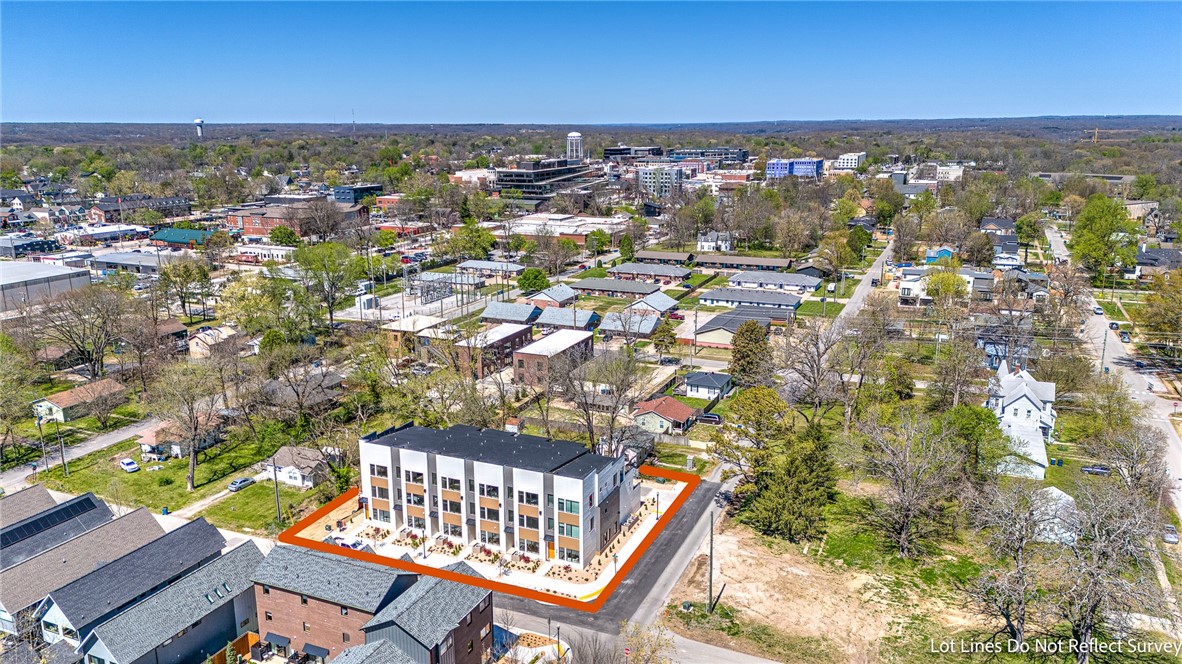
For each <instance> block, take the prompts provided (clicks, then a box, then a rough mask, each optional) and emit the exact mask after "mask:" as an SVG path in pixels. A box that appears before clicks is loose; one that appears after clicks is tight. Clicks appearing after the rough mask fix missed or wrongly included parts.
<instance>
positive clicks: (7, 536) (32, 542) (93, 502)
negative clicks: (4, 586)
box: [0, 493, 112, 569]
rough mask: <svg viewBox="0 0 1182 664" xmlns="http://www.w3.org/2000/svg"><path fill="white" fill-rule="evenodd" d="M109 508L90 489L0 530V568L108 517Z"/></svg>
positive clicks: (67, 539) (59, 542)
mask: <svg viewBox="0 0 1182 664" xmlns="http://www.w3.org/2000/svg"><path fill="white" fill-rule="evenodd" d="M111 516H112V514H111V508H109V507H107V504H106V503H104V502H103V501H101V500H99V499H98V498H97V497H95V495H94V494H93V493H87V494H83V495H81V496H78V497H76V498H71V499H70V500H67V501H66V502H64V503H61V504H59V505H55V506H53V507H51V508H49V509H47V510H44V511H42V512H39V513H37V514H34V515H33V516H31V517H29V518H27V519H23V520H21V521H17V522H16V523H14V524H12V525H10V526H8V527H7V528H4V529H3V530H0V569H8V568H9V567H12V566H13V565H16V564H18V563H21V562H23V561H25V560H28V559H29V558H32V557H33V556H36V555H39V554H41V553H44V552H45V551H48V550H49V549H52V548H53V547H55V546H57V545H59V544H61V543H63V542H66V541H69V540H72V539H74V538H75V537H77V536H79V535H81V534H82V533H85V532H86V531H88V530H91V529H93V528H97V527H98V526H101V525H102V524H104V523H107V522H108V521H110V520H111Z"/></svg>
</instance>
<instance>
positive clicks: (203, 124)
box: [193, 118, 205, 138]
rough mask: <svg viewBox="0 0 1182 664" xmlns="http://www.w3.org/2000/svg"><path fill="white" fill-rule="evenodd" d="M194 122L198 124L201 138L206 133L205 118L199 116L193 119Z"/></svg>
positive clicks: (198, 133) (198, 134)
mask: <svg viewBox="0 0 1182 664" xmlns="http://www.w3.org/2000/svg"><path fill="white" fill-rule="evenodd" d="M193 124H194V125H196V126H197V138H201V137H202V136H203V135H204V129H203V127H205V120H202V119H201V118H197V119H196V120H194V121H193Z"/></svg>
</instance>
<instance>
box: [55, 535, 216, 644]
mask: <svg viewBox="0 0 1182 664" xmlns="http://www.w3.org/2000/svg"><path fill="white" fill-rule="evenodd" d="M225 545H226V538H224V537H222V535H221V533H219V532H218V530H217V528H214V527H213V526H212V525H210V524H209V522H207V521H206V520H205V519H203V518H201V519H197V520H196V521H190V522H189V523H186V524H185V525H183V526H181V527H180V528H177V529H176V530H174V531H172V532H171V533H168V534H166V535H164V536H163V537H160V538H158V539H155V540H153V541H151V542H149V543H148V544H145V545H144V546H141V547H140V548H138V549H136V550H135V551H132V552H131V553H129V554H127V555H125V556H123V557H122V558H119V559H118V560H115V561H113V562H110V563H107V564H106V565H103V566H102V567H100V568H98V569H96V570H95V571H93V572H91V573H90V574H87V575H86V576H84V577H82V578H80V579H78V580H77V581H74V582H73V583H70V584H68V585H66V586H64V587H62V588H59V589H58V590H55V591H53V592H52V593H50V595H49V598H48V599H47V600H46V601H47V602H48V601H50V600H52V602H53V603H54V604H55V605H56V606H57V607H58V608H59V609H60V610H61V611H62V613H63V614H65V616H66V618H67V619H69V621H70V624H72V625H73V626H74V627H75V628H77V629H79V631H82V629H83V628H84V627H86V626H89V625H92V624H94V623H95V622H96V621H98V620H99V619H101V618H102V617H104V616H106V615H108V614H109V613H111V612H113V611H117V610H118V609H119V608H120V607H124V606H127V605H128V604H129V603H131V602H132V601H134V600H135V598H136V597H139V596H140V595H142V594H144V593H146V592H150V591H151V590H152V589H154V588H157V587H159V586H161V585H162V584H165V583H168V582H169V581H171V580H173V579H175V578H176V577H178V576H180V575H181V574H184V573H185V572H186V571H188V570H190V569H192V568H193V567H194V566H196V565H198V564H199V563H200V562H201V561H203V560H205V559H207V558H209V557H211V556H214V555H216V554H217V553H218V552H219V551H221V549H222V547H223V546H225Z"/></svg>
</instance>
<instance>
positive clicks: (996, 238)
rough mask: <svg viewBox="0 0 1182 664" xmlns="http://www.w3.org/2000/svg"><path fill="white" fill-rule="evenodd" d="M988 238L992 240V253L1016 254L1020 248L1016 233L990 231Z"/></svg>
mask: <svg viewBox="0 0 1182 664" xmlns="http://www.w3.org/2000/svg"><path fill="white" fill-rule="evenodd" d="M989 239H990V240H993V253H994V254H1014V255H1017V254H1018V253H1019V252H1020V251H1021V249H1022V244H1021V243H1020V242H1018V236H1017V235H1008V234H1005V233H996V234H994V233H991V234H990V235H989Z"/></svg>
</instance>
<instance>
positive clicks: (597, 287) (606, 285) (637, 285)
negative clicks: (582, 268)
mask: <svg viewBox="0 0 1182 664" xmlns="http://www.w3.org/2000/svg"><path fill="white" fill-rule="evenodd" d="M571 288H573V289H575V290H591V291H609V292H615V293H639V294H642V295H648V294H649V293H655V292H657V291H659V290H661V287H660V286H658V285H656V284H646V283H644V282H641V281H628V280H627V279H602V278H600V277H587V278H586V279H582V280H580V281H576V282H575V283H573V284H571Z"/></svg>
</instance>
